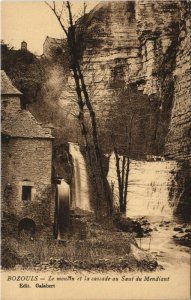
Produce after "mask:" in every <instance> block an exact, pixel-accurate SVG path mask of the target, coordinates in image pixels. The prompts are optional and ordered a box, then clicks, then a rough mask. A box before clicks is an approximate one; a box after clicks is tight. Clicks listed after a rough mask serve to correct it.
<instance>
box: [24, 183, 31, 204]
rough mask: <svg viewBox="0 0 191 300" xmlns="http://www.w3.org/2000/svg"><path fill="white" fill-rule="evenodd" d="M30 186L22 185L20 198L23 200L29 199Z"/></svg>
mask: <svg viewBox="0 0 191 300" xmlns="http://www.w3.org/2000/svg"><path fill="white" fill-rule="evenodd" d="M31 190H32V187H31V186H27V185H26V186H22V200H23V201H31Z"/></svg>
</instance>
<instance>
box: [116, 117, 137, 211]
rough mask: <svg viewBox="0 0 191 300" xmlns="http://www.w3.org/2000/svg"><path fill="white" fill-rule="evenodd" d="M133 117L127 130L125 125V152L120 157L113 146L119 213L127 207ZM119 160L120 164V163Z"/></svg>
mask: <svg viewBox="0 0 191 300" xmlns="http://www.w3.org/2000/svg"><path fill="white" fill-rule="evenodd" d="M133 118H134V115H132V116H131V120H130V125H129V132H128V128H127V125H126V145H125V154H124V155H122V157H121V156H120V155H119V151H118V149H117V147H116V145H115V146H114V154H115V161H116V174H117V181H118V191H119V210H120V212H121V213H126V207H127V190H128V183H129V170H130V156H131V146H132V129H133ZM120 161H121V164H120Z"/></svg>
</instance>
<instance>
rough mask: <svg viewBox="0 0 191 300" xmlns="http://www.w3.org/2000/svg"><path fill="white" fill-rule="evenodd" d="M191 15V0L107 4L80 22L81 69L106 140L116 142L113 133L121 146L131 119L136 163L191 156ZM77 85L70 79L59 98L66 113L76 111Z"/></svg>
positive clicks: (102, 4) (96, 8) (110, 2)
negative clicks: (142, 157)
mask: <svg viewBox="0 0 191 300" xmlns="http://www.w3.org/2000/svg"><path fill="white" fill-rule="evenodd" d="M189 12H190V3H189V2H187V1H173V2H172V1H149V0H146V1H103V2H100V3H99V4H98V5H97V6H96V7H95V8H94V9H93V10H92V11H91V12H90V13H89V14H87V16H86V18H85V20H83V22H82V21H79V25H78V35H79V42H81V43H82V44H83V47H82V48H83V54H82V65H83V66H84V74H85V79H86V83H87V85H88V87H89V91H90V95H91V98H92V102H93V105H94V109H95V111H96V113H97V117H98V125H99V130H100V132H101V133H102V135H104V134H105V136H104V141H105V138H106V137H107V140H108V143H110V142H111V139H110V138H109V136H110V135H111V131H112V132H113V133H112V134H114V135H115V136H116V137H117V143H119V144H120V145H123V144H124V143H125V138H126V137H125V128H126V126H127V127H129V120H130V118H131V117H132V115H133V116H134V123H133V130H134V134H133V135H134V143H133V144H134V145H133V151H134V154H135V156H139V155H144V154H148V153H149V154H164V153H165V154H166V155H167V156H170V157H172V158H175V159H182V158H185V157H186V158H187V157H188V156H189V155H190V140H189V137H190V130H191V129H190V105H191V104H190V102H191V100H190V90H189V87H190V13H189ZM71 86H72V80H71V78H68V87H67V85H66V86H65V91H64V92H63V93H62V96H61V102H62V104H63V106H64V107H67V109H66V111H67V113H69V112H71V111H73V109H74V110H75V105H74V106H73V104H72V105H71V103H73V102H74V101H72V100H73V99H74V98H73V97H74V94H72V92H71ZM116 103H117V104H116ZM120 136H121V139H120V138H119V137H120Z"/></svg>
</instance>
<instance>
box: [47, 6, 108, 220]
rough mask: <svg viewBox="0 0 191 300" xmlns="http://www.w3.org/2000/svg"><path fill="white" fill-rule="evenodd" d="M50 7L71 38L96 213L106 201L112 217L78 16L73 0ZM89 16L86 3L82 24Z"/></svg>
mask: <svg viewBox="0 0 191 300" xmlns="http://www.w3.org/2000/svg"><path fill="white" fill-rule="evenodd" d="M58 3H59V4H58ZM46 4H47V5H48V6H49V8H50V9H51V10H52V12H53V13H54V15H55V16H56V18H57V20H58V22H59V24H60V26H61V28H62V29H63V32H64V33H65V35H66V39H67V46H68V53H69V60H70V69H71V71H72V76H73V79H74V82H75V92H76V102H77V105H78V121H79V124H80V127H81V133H82V136H83V140H84V143H85V149H86V153H87V157H88V161H89V165H90V170H91V173H92V174H91V175H92V178H93V182H94V186H95V191H96V208H97V209H96V211H97V213H98V211H99V209H100V205H101V203H102V202H103V201H106V203H107V209H108V214H112V199H111V194H110V193H109V190H108V183H107V179H106V174H105V170H104V163H103V155H102V151H101V148H100V143H99V137H98V129H97V120H96V115H95V112H94V109H93V105H92V99H91V97H90V95H89V93H88V89H87V85H86V83H85V78H84V74H83V71H82V67H81V64H80V55H79V53H80V45H79V41H78V39H77V34H76V28H77V25H76V22H75V20H74V19H75V18H74V15H73V14H72V7H71V3H70V1H62V2H55V1H53V2H51V3H50V2H46ZM58 6H59V7H58ZM85 13H86V4H85V3H84V8H83V16H82V18H81V22H83V18H85ZM64 14H65V17H64ZM85 108H86V109H87V112H88V116H89V118H90V124H91V128H90V129H89V128H88V126H87V124H86V118H85V113H84V110H85Z"/></svg>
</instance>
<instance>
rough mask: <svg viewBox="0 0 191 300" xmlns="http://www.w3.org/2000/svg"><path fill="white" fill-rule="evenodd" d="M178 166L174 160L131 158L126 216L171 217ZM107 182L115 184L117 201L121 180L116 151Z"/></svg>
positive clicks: (116, 200) (112, 158) (115, 199)
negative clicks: (173, 189) (118, 174)
mask: <svg viewBox="0 0 191 300" xmlns="http://www.w3.org/2000/svg"><path fill="white" fill-rule="evenodd" d="M176 169H177V164H176V162H174V161H152V162H151V161H135V160H131V163H130V172H129V185H128V192H127V210H126V215H127V216H129V217H135V216H159V217H168V218H171V217H172V215H173V202H174V200H173V199H169V190H170V188H171V184H172V180H173V176H174V175H173V172H174V171H175V170H176ZM172 171H173V172H172ZM108 182H109V184H110V185H111V183H113V184H114V201H115V203H117V202H119V198H118V181H117V175H116V167H115V157H114V155H113V154H112V155H111V157H110V163H109V172H108ZM169 200H170V201H169Z"/></svg>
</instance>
